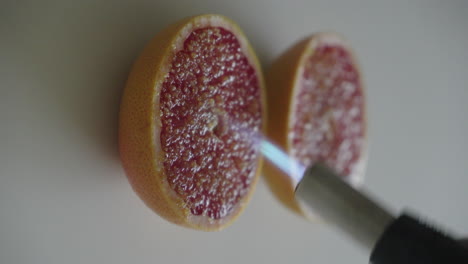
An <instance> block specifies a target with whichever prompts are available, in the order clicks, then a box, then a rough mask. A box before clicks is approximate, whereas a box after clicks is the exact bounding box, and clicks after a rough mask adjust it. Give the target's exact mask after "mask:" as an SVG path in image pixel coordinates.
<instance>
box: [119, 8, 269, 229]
mask: <svg viewBox="0 0 468 264" xmlns="http://www.w3.org/2000/svg"><path fill="white" fill-rule="evenodd" d="M263 87H264V84H263V78H262V73H261V69H260V66H259V63H258V60H257V58H256V56H255V54H254V52H253V50H252V49H251V48H250V45H249V43H248V41H247V38H246V37H245V36H244V34H243V33H242V32H241V30H240V29H239V27H238V26H236V25H235V24H234V23H233V22H232V21H231V20H229V19H227V18H225V17H223V16H219V15H201V16H195V17H191V18H187V19H184V20H182V21H180V22H178V23H176V24H174V25H172V26H170V27H168V28H167V29H165V30H164V31H162V32H161V33H159V34H158V35H157V36H156V37H155V38H154V39H153V40H151V42H150V43H149V44H148V45H147V46H146V47H145V49H144V50H143V52H142V53H141V55H140V56H139V58H138V59H137V61H136V62H135V64H134V66H133V68H132V70H131V73H130V76H129V78H128V81H127V85H126V87H125V90H124V95H123V98H122V103H121V112H120V124H119V146H120V147H119V148H120V155H121V160H122V163H123V166H124V169H125V171H126V174H127V176H128V179H129V181H130V183H131V185H132V187H133V189H134V190H135V191H136V193H137V194H138V195H139V196H140V198H141V199H142V200H143V201H144V202H145V203H146V204H147V205H148V206H149V207H150V208H151V209H153V210H154V211H155V212H156V213H158V214H159V215H161V216H162V217H164V218H165V219H167V220H169V221H171V222H173V223H176V224H179V225H183V226H186V227H190V228H194V229H201V230H207V231H211V230H219V229H221V228H223V227H225V226H227V225H228V224H229V223H231V222H232V221H233V220H234V219H235V218H236V217H237V216H238V215H239V214H240V212H241V211H242V209H244V207H245V205H246V204H247V202H248V200H249V198H250V196H251V194H252V192H253V189H254V187H255V184H256V182H257V179H258V175H259V172H260V168H261V162H262V158H261V155H260V134H261V133H262V131H263V128H264V126H265V123H266V122H265V121H266V120H264V115H265V114H266V109H264V107H265V106H266V104H265V99H264V96H263Z"/></svg>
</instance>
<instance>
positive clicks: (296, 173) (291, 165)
mask: <svg viewBox="0 0 468 264" xmlns="http://www.w3.org/2000/svg"><path fill="white" fill-rule="evenodd" d="M261 151H262V153H263V155H264V156H265V157H266V158H267V159H268V160H269V161H270V162H271V163H273V164H274V165H275V166H276V167H277V168H278V169H280V170H282V171H283V172H284V173H286V174H287V175H288V176H289V177H291V179H292V180H293V182H295V183H296V184H297V183H299V181H300V180H301V179H302V176H303V174H304V171H305V167H304V166H303V165H302V164H300V163H299V162H298V161H296V160H294V159H293V158H291V157H290V156H288V155H287V154H286V153H285V152H284V151H282V150H281V149H280V148H279V147H278V146H275V145H274V144H273V143H271V142H269V141H268V140H265V139H264V140H262V143H261Z"/></svg>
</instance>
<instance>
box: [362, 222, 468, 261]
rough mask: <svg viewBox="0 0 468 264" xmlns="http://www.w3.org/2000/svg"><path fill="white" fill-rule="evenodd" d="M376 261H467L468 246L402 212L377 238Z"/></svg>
mask: <svg viewBox="0 0 468 264" xmlns="http://www.w3.org/2000/svg"><path fill="white" fill-rule="evenodd" d="M370 261H371V263H373V264H468V249H467V248H465V247H464V246H463V245H462V244H461V243H459V242H457V241H456V240H455V239H453V238H451V237H449V236H448V235H446V234H444V233H442V232H440V231H439V230H436V229H434V228H433V227H430V226H428V225H427V224H425V223H422V222H421V221H419V220H417V219H416V218H413V217H411V216H409V215H407V214H403V215H401V216H400V217H398V218H397V219H396V220H395V221H393V222H392V223H391V224H390V225H389V226H388V227H387V228H386V229H385V231H384V233H383V234H382V236H381V237H380V239H379V240H378V241H377V243H376V245H375V247H374V250H373V251H372V254H371V257H370Z"/></svg>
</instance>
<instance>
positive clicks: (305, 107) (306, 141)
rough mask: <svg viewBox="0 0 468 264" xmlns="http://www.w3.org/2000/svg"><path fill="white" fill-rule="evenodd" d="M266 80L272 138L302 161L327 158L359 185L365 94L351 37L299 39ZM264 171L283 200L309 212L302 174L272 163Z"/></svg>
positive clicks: (275, 65) (308, 163)
mask: <svg viewBox="0 0 468 264" xmlns="http://www.w3.org/2000/svg"><path fill="white" fill-rule="evenodd" d="M266 83H267V88H268V89H267V98H268V106H269V107H268V118H269V120H268V129H267V134H268V136H269V138H270V139H271V140H272V141H273V142H274V143H276V144H277V145H278V146H279V147H280V148H282V149H283V150H284V151H285V152H286V153H287V154H288V155H289V156H290V157H292V159H294V160H296V161H297V162H299V163H300V164H301V165H302V166H309V165H311V164H312V163H313V162H319V161H320V162H324V163H325V164H327V165H328V166H330V167H331V168H332V169H334V170H335V171H337V172H338V173H339V174H341V175H343V176H344V177H345V178H346V179H347V180H348V181H349V182H351V183H353V184H358V183H359V182H360V181H361V180H362V177H363V173H364V165H365V161H366V157H365V149H366V135H367V133H366V109H365V97H364V87H363V81H362V77H361V74H360V71H359V67H358V65H357V62H356V59H355V57H354V55H353V52H352V51H351V49H350V47H349V45H348V44H347V43H346V41H345V40H344V39H343V38H342V37H340V36H339V35H337V34H334V33H319V34H315V35H313V36H311V37H308V38H306V39H304V40H302V41H300V42H298V43H297V44H296V45H294V46H293V47H291V48H290V49H289V50H287V51H286V52H285V53H284V54H282V55H281V56H280V57H279V58H278V59H277V60H276V61H275V62H273V64H272V66H271V68H270V70H269V71H268V72H267V75H266ZM290 173H297V172H296V171H294V170H293V168H292V170H291V172H290ZM265 176H266V179H267V182H268V185H269V186H270V187H271V189H272V190H273V192H274V194H276V196H277V197H278V198H279V200H280V201H281V202H282V203H283V204H284V205H286V206H287V207H288V208H290V209H293V210H294V211H296V212H299V213H301V214H306V213H305V212H304V211H302V210H301V208H300V206H299V204H298V203H297V202H296V200H295V198H294V190H295V187H296V185H297V182H296V181H295V180H294V179H297V178H298V177H297V176H294V177H291V175H288V174H287V173H284V172H282V171H281V170H279V169H277V167H276V166H275V165H274V164H272V163H269V162H268V163H267V164H266V166H265Z"/></svg>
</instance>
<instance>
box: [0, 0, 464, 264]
mask: <svg viewBox="0 0 468 264" xmlns="http://www.w3.org/2000/svg"><path fill="white" fill-rule="evenodd" d="M351 2H352V3H351ZM376 2H377V1H370V0H369V1H359V2H356V1H343V2H338V1H331V0H324V1H313V0H307V1H306V0H304V1H292V0H290V1H280V0H276V1H268V0H237V1H217V0H203V1H202V0H200V1H189V0H182V1H180V0H172V1H165V2H163V1H157V0H152V1H141V0H136V1H69V0H67V1H56V2H55V3H53V2H47V1H10V2H9V1H6V2H5V1H2V2H1V4H0V30H1V32H0V33H1V41H0V45H1V46H0V47H1V48H0V74H1V76H0V77H1V78H0V83H1V86H0V89H1V93H0V103H1V104H0V126H1V127H0V140H1V141H0V143H1V145H0V162H1V163H0V263H5V264H10V263H11V264H16V263H25V264H27V263H35V264H42V263H44V264H46V263H47V264H54V263H57V264H58V263H60V264H63V263H113V264H117V263H239V262H242V263H330V264H333V263H357V264H358V263H367V256H366V254H365V253H364V252H363V251H361V250H360V249H359V248H358V247H357V246H356V245H354V244H352V243H349V242H350V241H349V240H347V239H346V238H344V237H342V236H340V235H339V234H338V233H336V232H335V231H333V230H330V229H329V228H327V227H326V226H324V225H323V224H311V223H307V222H305V221H304V220H302V219H300V218H298V217H296V216H294V215H292V214H291V213H289V212H288V211H287V210H285V209H283V207H282V206H281V205H280V204H279V203H277V202H276V200H274V199H273V197H272V195H271V194H270V193H269V190H268V189H267V188H266V186H265V184H264V182H263V181H262V182H260V184H259V186H258V188H257V191H256V193H255V195H254V197H253V199H252V202H251V204H250V205H249V206H248V208H247V210H246V211H245V213H244V214H243V215H242V216H241V217H240V219H239V220H238V221H237V222H236V223H234V225H233V226H231V227H230V228H228V229H226V230H225V231H222V232H218V233H203V232H198V231H192V230H187V229H184V228H181V227H178V226H175V225H172V224H170V223H168V222H166V221H164V220H163V219H161V218H160V217H159V216H157V215H156V214H154V213H153V212H151V211H150V210H149V209H147V208H146V207H145V206H144V204H143V203H142V202H141V201H140V200H139V199H138V197H137V196H136V195H135V194H134V193H133V191H132V190H131V188H130V185H129V184H128V182H127V180H126V178H125V175H124V173H123V170H122V168H121V165H120V163H119V159H118V152H117V117H118V108H119V100H120V95H121V92H122V88H123V86H124V82H125V79H126V76H127V73H128V72H129V69H130V66H131V63H132V61H133V59H134V58H135V57H136V56H137V54H138V52H139V51H140V50H141V49H142V47H143V46H144V45H145V43H146V42H147V41H148V40H149V39H150V38H151V37H152V36H153V35H155V34H156V33H157V32H158V31H159V30H160V29H162V28H163V27H164V26H165V25H167V24H168V23H171V22H174V21H176V20H178V19H180V18H182V17H185V16H188V15H193V14H198V13H208V12H214V13H221V14H225V15H227V16H229V17H231V18H232V19H234V20H235V21H238V22H239V24H240V26H241V27H242V28H243V29H244V30H245V32H246V34H247V35H248V37H249V38H250V40H251V42H252V44H253V46H254V48H255V49H256V51H257V52H258V54H259V56H260V58H261V60H262V62H263V64H264V65H268V64H269V63H270V62H271V60H272V59H273V58H274V57H276V56H277V55H279V53H280V52H282V51H283V50H285V49H286V48H287V47H288V46H289V45H291V44H292V43H293V42H294V41H296V40H297V39H299V38H302V37H304V36H306V35H308V34H310V33H312V32H316V31H321V30H327V29H331V30H334V31H337V32H340V33H342V34H344V35H345V36H346V37H347V38H348V39H349V40H350V42H351V44H352V45H353V46H354V48H355V50H356V53H357V56H358V58H359V59H360V63H361V65H362V68H363V72H364V74H365V80H366V83H367V87H368V104H369V115H370V133H371V136H372V139H371V152H370V158H369V165H368V173H367V179H366V186H367V187H368V188H369V189H370V190H371V191H373V192H374V193H376V194H378V195H379V196H380V198H381V199H383V200H385V201H387V202H388V203H389V204H390V205H391V206H392V207H393V208H395V209H400V208H402V207H404V206H409V207H411V208H415V209H417V211H418V212H420V213H422V214H424V215H426V216H428V217H430V218H432V219H433V220H435V221H436V222H438V223H442V224H444V226H446V227H448V228H449V229H450V230H451V231H454V232H456V233H459V234H467V233H468V206H467V203H468V162H467V157H468V139H467V135H468V120H467V115H468V103H467V101H468V52H467V47H468V2H467V1H463V0H459V1H422V0H421V1H412V4H408V3H407V2H408V1H396V0H395V1H386V3H384V4H381V3H379V4H378V3H376Z"/></svg>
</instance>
